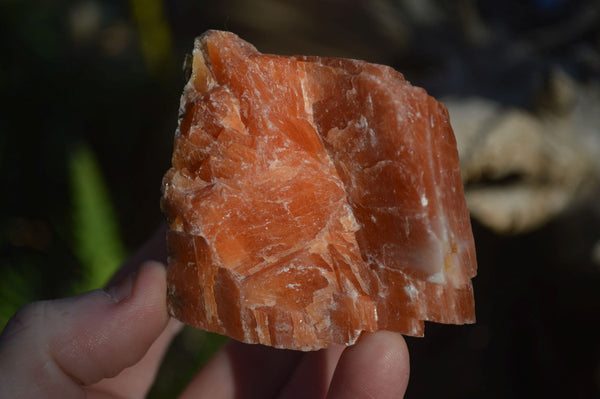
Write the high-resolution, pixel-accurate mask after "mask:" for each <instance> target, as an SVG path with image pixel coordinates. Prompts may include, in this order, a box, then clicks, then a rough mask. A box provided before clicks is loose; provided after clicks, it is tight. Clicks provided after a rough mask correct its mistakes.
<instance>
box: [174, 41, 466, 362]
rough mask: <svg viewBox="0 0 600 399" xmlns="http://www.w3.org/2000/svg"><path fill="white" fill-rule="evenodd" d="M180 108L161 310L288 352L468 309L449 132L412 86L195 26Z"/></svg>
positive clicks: (405, 328) (442, 112) (404, 328)
mask: <svg viewBox="0 0 600 399" xmlns="http://www.w3.org/2000/svg"><path fill="white" fill-rule="evenodd" d="M180 111H181V119H180V122H179V127H178V129H177V132H176V136H175V148H174V153H173V167H172V168H171V169H170V170H169V171H168V172H167V174H166V175H165V178H164V182H163V198H162V208H163V211H164V212H165V214H166V217H167V220H168V223H169V227H170V229H169V232H168V236H167V239H168V247H169V268H168V287H169V288H168V298H169V299H168V301H169V309H170V312H171V314H172V315H173V316H175V317H176V318H178V319H180V320H182V321H183V322H185V323H187V324H190V325H192V326H195V327H198V328H201V329H204V330H208V331H214V332H217V333H220V334H226V335H229V336H230V337H233V338H235V339H237V340H240V341H243V342H248V343H260V344H265V345H270V346H275V347H279V348H288V349H298V350H316V349H319V348H324V347H327V346H330V345H332V344H336V343H337V344H345V345H351V344H353V343H354V342H356V340H357V339H358V337H359V336H360V335H361V333H362V332H365V331H376V330H379V329H386V330H393V331H399V332H401V333H404V334H408V335H413V336H420V335H422V334H423V321H424V320H430V321H436V322H441V323H455V324H462V323H472V322H474V320H475V315H474V302H473V290H472V285H471V278H472V277H473V276H474V275H475V272H476V261H475V249H474V244H473V236H472V232H471V226H470V221H469V215H468V212H467V209H466V206H465V200H464V195H463V187H462V183H461V178H460V171H459V164H458V154H457V150H456V143H455V140H454V135H453V132H452V129H451V127H450V123H449V119H448V113H447V111H446V109H445V107H444V106H443V105H442V104H440V103H438V102H437V101H435V99H433V98H432V97H430V96H428V95H427V93H426V92H425V91H424V90H423V89H420V88H416V87H412V86H411V85H410V84H409V83H408V82H406V81H405V80H404V78H403V76H402V75H401V74H400V73H398V72H396V71H394V70H393V69H391V68H389V67H386V66H381V65H373V64H369V63H366V62H363V61H357V60H348V59H334V58H321V57H304V56H292V57H283V56H275V55H266V54H261V53H259V52H258V51H257V50H256V49H255V48H254V47H253V46H252V45H250V44H249V43H247V42H245V41H243V40H241V39H240V38H239V37H237V36H236V35H234V34H232V33H228V32H219V31H209V32H207V33H205V34H204V35H203V36H202V37H200V38H199V39H197V41H196V44H195V48H194V53H193V63H192V74H191V78H190V79H189V82H188V83H187V85H186V87H185V90H184V93H183V97H182V101H181V109H180Z"/></svg>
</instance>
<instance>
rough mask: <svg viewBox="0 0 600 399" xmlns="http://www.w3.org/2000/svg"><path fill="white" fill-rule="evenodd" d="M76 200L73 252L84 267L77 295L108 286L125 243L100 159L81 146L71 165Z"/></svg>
mask: <svg viewBox="0 0 600 399" xmlns="http://www.w3.org/2000/svg"><path fill="white" fill-rule="evenodd" d="M69 171H70V176H71V190H72V200H73V238H74V244H73V248H74V250H75V253H76V254H77V257H78V258H79V260H80V262H81V265H82V276H81V280H80V281H79V282H78V283H77V286H76V291H78V292H84V291H89V290H92V289H95V288H98V287H101V286H103V285H105V284H106V283H107V282H108V280H109V279H110V278H111V276H112V275H113V274H114V272H115V270H116V269H117V268H118V267H119V265H120V264H121V262H123V261H124V259H125V250H124V248H123V243H122V242H121V238H120V234H119V230H118V226H117V220H116V217H115V213H114V210H113V205H112V202H111V200H110V198H109V196H108V192H107V189H106V186H105V184H104V181H103V179H102V176H101V172H100V169H99V167H98V163H97V162H96V159H95V158H94V156H93V155H92V152H91V150H90V149H89V148H87V147H85V146H80V147H78V148H77V149H75V150H74V151H72V153H71V159H70V163H69Z"/></svg>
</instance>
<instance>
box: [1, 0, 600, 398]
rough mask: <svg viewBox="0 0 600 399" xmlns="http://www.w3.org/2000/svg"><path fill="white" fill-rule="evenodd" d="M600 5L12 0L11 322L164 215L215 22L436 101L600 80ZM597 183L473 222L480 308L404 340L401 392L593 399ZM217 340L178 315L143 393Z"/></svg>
mask: <svg viewBox="0 0 600 399" xmlns="http://www.w3.org/2000/svg"><path fill="white" fill-rule="evenodd" d="M599 11H600V7H599V3H598V2H596V1H583V0H581V1H575V0H573V1H566V0H564V1H560V0H554V1H552V0H523V1H517V0H511V1H503V2H497V1H493V0H489V1H485V0H481V1H469V0H465V1H410V0H405V1H400V0H398V1H393V0H379V1H373V2H367V1H359V0H348V1H341V0H337V1H336V0H327V1H317V0H311V1H283V0H278V1H277V0H269V1H267V0H259V1H242V0H227V1H222V2H210V3H208V2H203V1H196V2H194V1H184V0H148V1H142V0H130V1H117V0H113V1H110V0H104V1H100V0H96V1H93V0H85V1H65V0H56V1H52V2H50V1H42V0H31V1H17V0H0V54H1V55H0V94H1V97H0V98H1V102H2V103H1V104H0V105H1V108H0V110H1V111H0V187H1V193H2V195H1V197H0V326H2V325H4V323H5V322H6V321H7V319H8V317H10V315H11V314H12V313H13V312H14V311H15V310H16V309H17V308H18V307H19V306H22V305H23V304H25V303H27V302H29V301H32V300H37V299H44V298H54V297H60V296H65V295H70V294H73V293H76V292H79V291H82V290H87V289H91V288H96V287H99V286H101V285H102V284H103V283H104V282H105V281H106V278H107V277H108V276H110V274H111V273H112V271H113V270H114V268H115V267H117V266H118V264H119V262H121V261H122V260H123V259H125V258H126V256H127V254H129V253H131V252H132V251H133V250H135V248H137V247H138V246H139V245H140V244H141V243H142V242H144V240H145V239H146V238H147V237H148V236H150V235H151V233H152V232H153V231H154V230H155V229H156V228H157V227H158V226H159V225H160V223H161V222H162V216H161V214H160V210H159V205H158V203H159V195H160V183H161V178H162V175H163V173H164V172H165V171H166V170H167V169H168V167H169V165H170V153H171V148H172V138H173V133H174V130H175V127H176V121H177V111H178V103H179V96H180V93H181V89H182V87H183V84H184V78H183V72H182V70H181V65H182V61H183V58H184V55H185V53H186V52H189V51H190V50H191V48H192V44H193V39H194V37H195V36H198V35H199V34H201V33H202V32H204V31H205V30H207V29H211V28H212V29H224V30H231V31H233V32H235V33H237V34H239V35H240V36H241V37H242V38H244V39H246V40H248V41H250V42H251V43H253V44H255V45H256V47H257V48H258V49H259V50H261V51H263V52H275V53H281V54H298V53H302V54H317V55H326V56H342V57H352V58H361V59H366V60H368V61H372V62H378V63H384V64H388V65H392V66H394V67H395V68H396V69H398V70H400V71H401V72H403V73H404V74H405V76H406V77H407V78H408V80H410V81H411V82H412V83H413V84H416V85H420V86H423V87H425V88H426V89H427V90H428V91H429V92H430V93H431V94H433V95H434V96H444V95H449V94H451V95H456V96H465V97H467V96H474V95H477V96H483V97H486V98H489V99H493V100H494V101H497V102H499V103H501V104H505V105H507V106H511V107H519V108H522V109H524V110H528V109H531V107H532V106H533V99H535V98H537V94H538V92H539V91H540V90H541V89H542V87H543V85H544V82H545V81H546V80H547V77H548V74H549V72H550V71H551V70H552V68H553V67H555V66H560V67H561V68H563V69H564V70H565V71H566V72H567V73H568V74H569V75H570V76H571V77H572V78H573V79H574V80H576V81H577V82H579V84H581V85H582V86H585V85H595V84H598V82H599V81H600V12H599ZM599 111H600V109H599ZM597 126H598V131H597V132H596V133H597V134H599V135H600V119H599V120H598V124H597ZM594 193H595V194H594ZM599 198H600V196H599V195H598V194H597V191H594V192H593V193H592V194H591V195H588V196H586V197H585V198H580V199H579V200H577V201H574V202H573V204H572V206H570V207H569V208H568V209H567V210H565V211H564V212H563V213H561V214H560V215H558V216H556V217H554V218H552V219H551V220H549V221H547V223H545V224H544V225H543V226H541V227H539V228H536V229H534V230H533V231H529V232H525V233H521V234H516V235H514V234H513V235H510V234H499V233H496V232H494V231H492V230H491V229H489V228H487V227H484V226H483V225H481V224H480V223H479V222H478V221H477V220H474V221H473V227H474V234H475V241H476V246H477V250H478V262H479V275H478V277H477V278H476V279H475V280H474V284H475V294H476V304H477V317H478V323H477V324H476V325H473V326H458V327H457V326H440V325H433V324H429V325H428V326H427V330H426V334H427V336H426V337H425V338H423V339H413V338H407V341H408V343H409V348H410V350H411V367H412V369H411V382H410V385H409V389H408V393H407V397H415V398H416V397H440V396H442V395H444V397H458V398H467V397H492V398H495V397H499V398H500V397H531V396H536V397H537V396H542V395H544V396H546V397H582V398H589V397H600V339H599V338H600V264H599V263H598V260H597V259H598V255H597V257H596V258H594V257H593V255H591V254H593V251H594V249H593V248H597V247H598V242H600V205H599V202H600V200H599ZM221 342H222V339H219V338H218V337H214V336H210V335H206V334H203V333H201V332H197V331H193V330H191V329H186V330H185V331H184V332H183V334H182V335H181V336H180V337H179V338H178V339H177V340H176V342H175V345H174V347H173V349H172V351H171V352H170V353H169V355H168V358H167V362H166V364H165V366H164V367H163V369H162V370H161V375H160V377H159V381H158V383H157V386H156V387H155V389H154V391H153V393H152V394H151V397H156V398H158V397H173V396H174V395H175V393H176V392H178V391H179V390H180V389H181V387H182V385H183V384H184V383H185V380H186V378H187V377H188V376H189V375H191V374H192V373H193V372H194V370H195V369H196V368H197V367H200V365H201V363H202V362H203V361H204V360H205V359H206V358H207V356H209V355H210V353H212V352H213V351H214V350H215V348H216V347H218V345H219V344H220V343H221ZM181 364H188V365H189V367H188V368H189V370H183V371H180V368H181Z"/></svg>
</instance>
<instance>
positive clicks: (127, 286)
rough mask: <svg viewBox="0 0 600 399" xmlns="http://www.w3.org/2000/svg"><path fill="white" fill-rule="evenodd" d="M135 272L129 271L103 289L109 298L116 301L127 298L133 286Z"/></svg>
mask: <svg viewBox="0 0 600 399" xmlns="http://www.w3.org/2000/svg"><path fill="white" fill-rule="evenodd" d="M135 274H136V273H129V274H128V275H126V276H125V277H123V278H122V279H121V280H119V281H118V282H117V283H115V284H113V285H111V286H110V287H106V288H105V289H104V291H105V292H106V293H107V294H108V296H109V297H110V299H112V300H113V301H115V302H117V303H118V302H121V301H123V300H125V299H127V298H129V296H130V295H131V290H132V288H133V280H134V279H135Z"/></svg>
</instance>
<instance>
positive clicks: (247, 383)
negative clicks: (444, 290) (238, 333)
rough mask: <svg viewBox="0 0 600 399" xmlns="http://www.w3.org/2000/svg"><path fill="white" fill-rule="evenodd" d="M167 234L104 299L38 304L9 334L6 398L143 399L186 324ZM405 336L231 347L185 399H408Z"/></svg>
mask: <svg viewBox="0 0 600 399" xmlns="http://www.w3.org/2000/svg"><path fill="white" fill-rule="evenodd" d="M164 253H165V249H164V230H161V231H159V232H158V233H157V234H156V235H155V236H154V237H153V238H152V239H151V240H149V241H148V243H146V245H145V246H144V248H142V249H141V250H140V251H139V252H138V253H137V254H136V255H135V256H134V257H133V258H132V259H131V260H130V261H129V262H128V263H127V264H126V265H125V266H123V268H122V269H121V270H120V271H119V273H117V275H116V276H115V278H114V279H113V282H111V283H110V284H109V287H108V288H106V289H104V290H95V291H91V292H87V293H84V294H81V295H78V296H75V297H71V298H64V299H57V300H50V301H42V302H34V303H31V304H29V305H27V306H25V307H24V308H22V309H21V310H19V311H18V312H17V314H16V315H15V316H14V317H13V318H12V319H11V321H10V322H9V323H8V325H7V326H6V328H5V329H4V331H3V332H2V335H0V398H14V399H17V398H22V399H25V398H36V399H41V398H65V399H70V398H88V399H100V398H103V399H108V398H113V399H117V398H118V399H125V398H128V399H130V398H131V399H133V398H143V397H145V396H146V395H147V393H148V391H149V390H150V388H151V386H152V383H153V381H154V378H155V377H156V373H157V371H158V368H159V366H160V363H161V361H162V358H163V355H164V353H165V352H166V350H167V348H168V347H169V344H170V342H171V340H172V339H173V337H174V336H175V335H176V334H177V332H178V331H179V330H180V328H181V324H180V323H179V322H178V321H177V320H175V319H172V318H170V317H169V315H168V312H167V306H166V271H165V266H164V263H163V262H159V261H156V260H148V259H157V260H163V259H164ZM408 376H409V361H408V350H407V348H406V343H405V341H404V339H403V337H402V335H400V334H398V333H393V332H388V331H381V332H378V333H373V334H365V335H363V337H361V339H360V340H359V342H358V343H357V344H356V345H354V346H352V347H348V348H346V347H343V346H333V347H330V348H328V349H324V350H321V351H316V352H307V353H303V352H297V351H286V350H277V349H273V348H268V347H264V346H260V345H247V344H242V343H239V342H236V341H233V340H232V341H230V342H229V343H228V344H227V345H226V346H225V347H224V348H223V349H222V350H221V351H220V352H218V353H217V354H216V355H215V356H214V357H213V358H212V359H211V360H210V361H209V362H208V363H207V364H206V365H205V366H204V367H203V368H202V369H201V370H200V371H199V372H198V373H197V374H196V376H195V377H194V378H193V379H192V380H191V381H190V382H189V384H188V386H187V387H186V388H185V389H184V391H183V392H182V393H181V394H180V396H179V398H181V399H191V398H210V399H246V398H261V399H262V398H282V399H284V398H285V399H287V398H307V399H308V398H311V399H312V398H357V399H358V398H382V399H386V398H401V397H402V396H403V395H404V392H405V391H406V386H407V384H408Z"/></svg>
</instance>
